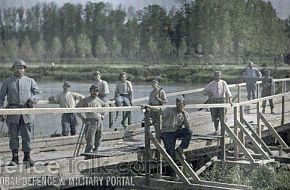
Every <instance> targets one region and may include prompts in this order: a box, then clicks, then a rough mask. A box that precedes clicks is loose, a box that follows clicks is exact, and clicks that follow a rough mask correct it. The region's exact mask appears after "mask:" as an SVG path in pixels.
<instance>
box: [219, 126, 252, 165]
mask: <svg viewBox="0 0 290 190" xmlns="http://www.w3.org/2000/svg"><path fill="white" fill-rule="evenodd" d="M224 127H225V130H226V131H227V132H228V134H229V136H230V138H233V139H234V143H236V144H237V145H238V146H239V148H240V150H241V151H242V152H244V154H245V156H246V157H247V158H248V159H249V161H250V162H251V163H254V162H255V160H254V158H253V157H252V156H251V154H250V153H249V152H248V150H247V149H246V147H245V146H244V145H243V143H242V142H241V141H240V140H239V138H238V137H237V136H236V135H235V134H234V133H233V131H232V130H231V129H230V128H229V127H228V126H227V125H226V124H224Z"/></svg>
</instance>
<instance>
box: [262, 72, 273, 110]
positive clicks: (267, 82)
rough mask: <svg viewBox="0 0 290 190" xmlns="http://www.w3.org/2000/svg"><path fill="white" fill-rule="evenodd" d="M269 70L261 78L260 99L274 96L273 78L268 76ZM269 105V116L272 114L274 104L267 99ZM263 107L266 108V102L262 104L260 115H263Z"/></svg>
mask: <svg viewBox="0 0 290 190" xmlns="http://www.w3.org/2000/svg"><path fill="white" fill-rule="evenodd" d="M270 73H271V72H270V70H266V71H265V76H264V77H263V78H262V88H263V90H262V93H261V96H262V97H266V96H272V95H274V94H275V82H274V79H273V77H271V76H270ZM269 104H270V108H271V114H274V103H273V100H272V99H269ZM265 107H266V100H264V101H263V103H262V108H263V110H262V113H265Z"/></svg>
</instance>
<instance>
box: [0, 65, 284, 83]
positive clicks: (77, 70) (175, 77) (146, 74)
mask: <svg viewBox="0 0 290 190" xmlns="http://www.w3.org/2000/svg"><path fill="white" fill-rule="evenodd" d="M245 67H246V66H243V65H242V66H237V65H235V66H222V65H220V66H209V67H208V68H204V67H203V66H200V65H197V66H180V65H155V66H148V65H97V66H96V65H57V66H54V67H52V66H31V67H29V68H28V69H27V75H28V76H30V77H32V78H34V79H35V80H37V81H64V80H69V81H91V80H92V75H93V72H94V71H97V70H99V71H100V72H101V73H102V78H103V79H104V80H106V81H109V82H113V81H117V80H118V76H119V73H120V72H122V71H125V72H127V73H128V75H129V79H130V80H131V81H134V82H146V81H150V80H151V79H153V78H154V77H155V76H158V75H161V76H163V77H162V82H163V83H193V82H194V83H200V82H209V81H211V80H212V73H213V71H214V70H221V71H222V73H223V78H224V79H225V80H226V81H228V83H237V82H242V78H241V76H242V74H243V72H244V70H245ZM264 70H265V69H263V68H262V69H261V71H262V73H263V72H264ZM11 73H12V71H11V67H10V66H1V71H0V77H1V79H2V80H3V79H5V78H7V77H9V76H11ZM287 74H289V70H288V69H278V70H275V69H272V76H273V77H274V78H285V76H286V75H287Z"/></svg>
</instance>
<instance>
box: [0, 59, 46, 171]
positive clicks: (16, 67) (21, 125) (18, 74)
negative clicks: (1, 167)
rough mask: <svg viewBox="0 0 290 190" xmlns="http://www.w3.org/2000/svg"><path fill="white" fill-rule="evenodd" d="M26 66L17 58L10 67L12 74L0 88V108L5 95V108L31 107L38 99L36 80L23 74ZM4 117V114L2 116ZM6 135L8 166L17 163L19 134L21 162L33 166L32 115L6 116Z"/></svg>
mask: <svg viewBox="0 0 290 190" xmlns="http://www.w3.org/2000/svg"><path fill="white" fill-rule="evenodd" d="M26 68H27V66H26V64H25V62H24V61H23V60H21V59H17V60H16V61H15V62H14V64H13V66H12V69H13V71H14V74H13V76H11V77H9V78H8V79H6V80H4V81H3V83H2V86H1V90H0V108H4V101H5V97H6V96H7V106H6V108H8V109H9V108H32V107H33V105H34V104H36V103H37V101H38V100H39V95H40V93H41V91H40V90H39V88H38V86H37V84H36V82H35V81H34V80H33V79H32V78H29V77H27V76H25V75H24V74H25V70H26ZM2 117H3V118H5V117H6V116H3V115H2ZM6 122H7V126H8V135H9V137H10V140H9V146H10V149H11V151H12V160H11V162H10V164H9V165H10V166H15V165H18V164H19V158H18V149H19V138H18V135H19V134H20V136H21V139H22V150H23V152H24V158H23V163H24V164H25V165H27V166H33V160H32V159H31V158H30V151H31V128H32V126H33V116H32V115H28V114H21V115H8V116H7V118H6Z"/></svg>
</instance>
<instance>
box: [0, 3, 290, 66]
mask: <svg viewBox="0 0 290 190" xmlns="http://www.w3.org/2000/svg"><path fill="white" fill-rule="evenodd" d="M177 1H178V3H179V5H180V8H176V7H172V9H171V10H165V9H164V8H162V7H160V6H159V5H150V6H148V7H145V8H144V9H143V10H139V11H135V10H134V8H133V7H130V8H128V9H127V10H124V9H122V8H121V7H119V8H117V9H113V7H112V5H111V4H108V3H106V4H105V3H103V2H99V3H91V2H88V3H87V4H86V5H84V6H83V5H80V4H78V5H74V4H70V3H66V4H64V5H63V6H61V7H59V6H57V5H56V4H54V3H43V4H37V5H35V6H33V7H31V8H28V9H24V8H22V7H21V8H7V9H0V42H1V43H0V52H1V53H0V61H1V62H8V61H11V60H13V59H15V58H16V57H21V58H23V59H25V60H30V61H33V60H34V61H39V60H44V61H45V60H54V59H57V60H60V61H61V60H65V59H70V60H74V59H75V60H77V59H81V60H84V59H93V58H98V59H99V58H110V59H111V58H113V59H119V58H123V59H133V60H145V61H150V62H152V61H153V62H154V63H159V62H168V63H170V62H172V61H181V60H182V61H189V60H190V61H193V62H199V61H200V60H201V59H203V60H205V61H206V62H211V61H212V60H211V59H215V61H217V60H219V61H220V62H232V63H240V62H243V61H245V60H246V59H249V58H255V59H257V60H259V61H260V62H262V61H263V60H264V59H265V58H272V57H273V56H275V55H281V54H285V53H289V52H290V51H289V47H290V17H289V18H288V19H286V20H281V19H279V18H278V17H277V14H276V11H275V10H274V8H273V7H272V5H271V4H270V3H269V2H264V1H262V0H251V1H249V0H231V1H228V0H177Z"/></svg>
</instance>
